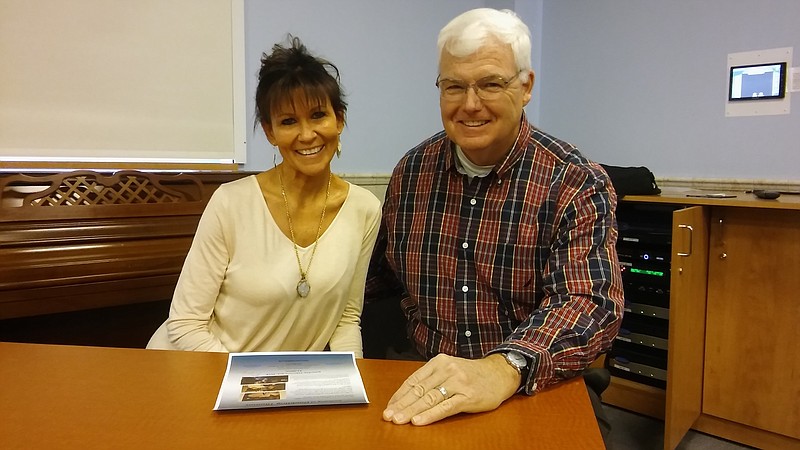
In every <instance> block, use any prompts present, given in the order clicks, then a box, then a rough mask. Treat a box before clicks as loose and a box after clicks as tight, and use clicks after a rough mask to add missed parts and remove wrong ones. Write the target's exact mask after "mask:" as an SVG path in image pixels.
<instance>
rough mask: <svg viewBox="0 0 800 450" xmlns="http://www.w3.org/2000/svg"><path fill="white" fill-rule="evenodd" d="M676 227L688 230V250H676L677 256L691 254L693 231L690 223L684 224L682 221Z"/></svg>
mask: <svg viewBox="0 0 800 450" xmlns="http://www.w3.org/2000/svg"><path fill="white" fill-rule="evenodd" d="M678 228H685V229H687V230H689V251H688V252H686V253H684V252H678V256H691V255H692V231H694V228H692V226H691V225H684V224H682V223H681V224H678Z"/></svg>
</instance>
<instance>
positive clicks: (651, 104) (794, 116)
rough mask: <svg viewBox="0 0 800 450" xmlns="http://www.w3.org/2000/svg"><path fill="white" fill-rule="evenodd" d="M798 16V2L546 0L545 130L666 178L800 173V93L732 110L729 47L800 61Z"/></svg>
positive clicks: (601, 157) (595, 154)
mask: <svg viewBox="0 0 800 450" xmlns="http://www.w3.org/2000/svg"><path fill="white" fill-rule="evenodd" d="M798 19H800V1H797V0H759V1H752V0H703V1H698V0H675V1H655V0H647V1H645V0H599V1H598V0H582V1H578V0H569V1H563V0H545V1H544V8H543V29H542V47H543V54H542V68H541V70H540V72H539V83H540V87H541V88H542V94H541V105H540V117H541V120H540V126H541V127H542V128H543V129H545V130H546V131H549V132H551V133H553V134H555V135H557V136H559V137H561V138H563V139H566V140H568V141H570V142H572V143H574V144H576V145H578V146H579V147H580V148H581V149H582V151H583V153H584V154H586V155H587V156H589V157H591V158H593V159H595V160H598V161H600V162H606V163H609V164H615V165H624V166H628V165H645V166H648V167H649V168H650V169H651V170H652V171H653V172H654V173H655V174H656V176H658V177H667V178H705V179H744V180H773V181H777V180H779V181H795V182H796V181H800V103H798V101H800V95H798V94H787V95H792V96H793V98H792V100H793V101H794V103H795V105H793V107H792V112H791V114H787V115H776V116H762V117H730V118H726V117H725V99H726V93H727V81H728V80H727V73H726V68H727V56H728V54H729V53H736V52H743V51H752V50H764V49H772V48H780V47H794V53H795V55H794V59H795V61H797V58H798V52H800V26H798ZM794 65H795V66H796V65H798V64H797V62H795V63H794Z"/></svg>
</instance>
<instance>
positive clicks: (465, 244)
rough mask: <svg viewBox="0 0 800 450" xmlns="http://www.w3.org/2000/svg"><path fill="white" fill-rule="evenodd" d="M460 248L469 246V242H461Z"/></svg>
mask: <svg viewBox="0 0 800 450" xmlns="http://www.w3.org/2000/svg"><path fill="white" fill-rule="evenodd" d="M461 248H469V243H468V242H464V243H463V244H461Z"/></svg>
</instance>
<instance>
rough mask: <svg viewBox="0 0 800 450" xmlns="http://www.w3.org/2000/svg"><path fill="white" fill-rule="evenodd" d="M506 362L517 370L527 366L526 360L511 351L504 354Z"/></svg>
mask: <svg viewBox="0 0 800 450" xmlns="http://www.w3.org/2000/svg"><path fill="white" fill-rule="evenodd" d="M506 360H508V362H509V363H511V364H512V365H513V366H514V367H516V368H518V369H524V368H525V367H527V366H528V360H527V359H525V357H524V356H522V355H520V354H519V353H517V352H514V351H511V352H508V353H506Z"/></svg>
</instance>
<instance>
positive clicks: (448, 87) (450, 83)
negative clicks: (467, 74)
mask: <svg viewBox="0 0 800 450" xmlns="http://www.w3.org/2000/svg"><path fill="white" fill-rule="evenodd" d="M522 72H524V71H523V70H520V71H519V72H517V73H516V74H515V75H514V76H513V77H511V78H509V79H508V80H506V79H505V78H503V77H501V76H500V75H491V76H488V77H483V78H481V79H480V80H478V81H476V82H474V83H470V84H467V83H465V82H464V81H461V80H451V79H449V78H442V79H439V78H436V87H438V88H439V93H440V95H441V96H442V98H443V99H445V100H447V101H451V102H460V101H464V98H465V97H466V96H467V90H468V89H470V88H472V89H474V90H475V95H477V96H478V98H480V99H481V100H495V99H497V98H499V97H500V94H502V93H503V91H505V90H506V88H508V85H509V84H511V83H513V82H514V80H516V79H517V78H519V76H520V74H521V73H522Z"/></svg>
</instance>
